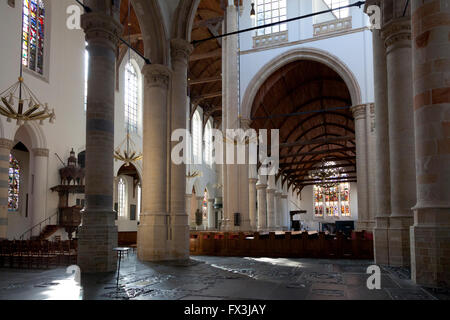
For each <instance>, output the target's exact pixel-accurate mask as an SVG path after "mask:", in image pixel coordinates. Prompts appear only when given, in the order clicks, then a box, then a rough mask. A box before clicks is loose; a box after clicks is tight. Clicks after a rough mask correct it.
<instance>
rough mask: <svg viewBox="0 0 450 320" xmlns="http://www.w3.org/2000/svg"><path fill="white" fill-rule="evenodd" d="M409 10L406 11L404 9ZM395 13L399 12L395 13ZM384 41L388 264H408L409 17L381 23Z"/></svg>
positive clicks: (411, 160)
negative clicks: (387, 173)
mask: <svg viewBox="0 0 450 320" xmlns="http://www.w3.org/2000/svg"><path fill="white" fill-rule="evenodd" d="M407 13H408V11H407ZM397 14H398V13H397ZM382 34H383V37H384V39H385V45H386V63H387V81H388V105H389V156H390V160H389V161H390V175H391V179H390V181H391V217H390V219H389V232H388V237H389V264H390V265H393V266H409V265H410V246H409V227H410V226H411V225H412V223H413V217H412V211H411V208H412V207H413V206H414V205H415V203H416V171H415V151H414V150H415V147H414V119H413V101H412V61H411V60H412V58H411V56H412V52H411V20H410V15H409V13H408V14H407V16H406V17H400V18H394V19H392V20H390V21H389V22H388V23H387V24H385V25H384V26H383V29H382Z"/></svg>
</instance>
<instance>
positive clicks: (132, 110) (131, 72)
mask: <svg viewBox="0 0 450 320" xmlns="http://www.w3.org/2000/svg"><path fill="white" fill-rule="evenodd" d="M137 113H138V75H137V72H136V69H135V68H134V66H133V65H132V64H131V62H128V63H127V65H126V66H125V127H126V128H128V129H129V130H130V132H137Z"/></svg>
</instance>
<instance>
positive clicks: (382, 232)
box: [372, 29, 391, 264]
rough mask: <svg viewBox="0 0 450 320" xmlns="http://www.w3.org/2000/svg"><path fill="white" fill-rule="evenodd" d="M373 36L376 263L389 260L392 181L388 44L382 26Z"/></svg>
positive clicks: (384, 262) (383, 262)
mask: <svg viewBox="0 0 450 320" xmlns="http://www.w3.org/2000/svg"><path fill="white" fill-rule="evenodd" d="M372 39H373V40H372V41H373V69H374V91H375V126H376V130H375V133H376V140H375V161H376V165H375V204H376V206H375V228H374V230H373V232H374V255H375V263H376V264H389V241H388V228H389V216H390V214H391V181H390V168H389V114H388V112H389V110H388V87H387V69H386V68H387V65H386V48H385V46H384V41H383V39H382V38H381V31H380V30H376V29H375V30H373V31H372Z"/></svg>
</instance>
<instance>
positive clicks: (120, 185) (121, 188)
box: [117, 178, 126, 217]
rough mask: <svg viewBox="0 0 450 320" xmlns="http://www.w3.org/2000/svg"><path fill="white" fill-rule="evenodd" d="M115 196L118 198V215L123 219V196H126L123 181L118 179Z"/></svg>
mask: <svg viewBox="0 0 450 320" xmlns="http://www.w3.org/2000/svg"><path fill="white" fill-rule="evenodd" d="M117 191H118V192H117V196H118V208H117V209H118V211H119V212H118V214H119V217H125V196H126V187H125V180H124V179H122V178H120V179H119V183H118V188H117Z"/></svg>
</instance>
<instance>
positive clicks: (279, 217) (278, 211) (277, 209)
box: [274, 191, 283, 230]
mask: <svg viewBox="0 0 450 320" xmlns="http://www.w3.org/2000/svg"><path fill="white" fill-rule="evenodd" d="M281 195H282V193H281V192H279V191H276V192H275V205H274V213H275V228H276V229H277V230H281V226H282V224H283V222H282V221H283V212H282V208H281Z"/></svg>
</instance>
